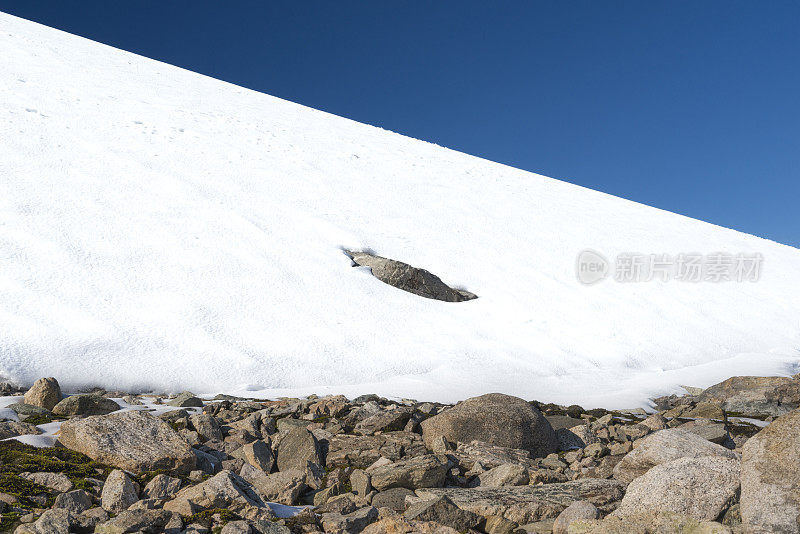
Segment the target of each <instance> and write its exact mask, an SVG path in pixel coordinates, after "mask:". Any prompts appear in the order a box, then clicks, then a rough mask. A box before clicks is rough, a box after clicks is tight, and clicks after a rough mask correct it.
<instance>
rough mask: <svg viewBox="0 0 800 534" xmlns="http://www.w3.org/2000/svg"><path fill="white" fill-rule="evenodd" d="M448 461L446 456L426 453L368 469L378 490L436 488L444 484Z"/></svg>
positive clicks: (371, 479)
mask: <svg viewBox="0 0 800 534" xmlns="http://www.w3.org/2000/svg"><path fill="white" fill-rule="evenodd" d="M447 468H448V461H447V458H446V457H444V456H436V455H433V454H426V455H425V456H417V457H415V458H408V459H405V460H399V461H397V462H394V463H390V464H387V465H381V466H378V467H370V468H368V469H367V470H366V472H367V474H368V475H369V476H370V481H371V482H372V486H373V487H374V488H375V489H377V490H378V491H382V490H386V489H389V488H408V489H417V488H435V487H439V486H442V485H443V484H444V481H445V478H446V476H447Z"/></svg>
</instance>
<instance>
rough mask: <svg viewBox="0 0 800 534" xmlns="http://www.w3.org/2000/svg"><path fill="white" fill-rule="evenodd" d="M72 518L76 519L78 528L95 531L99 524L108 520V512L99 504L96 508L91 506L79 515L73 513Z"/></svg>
mask: <svg viewBox="0 0 800 534" xmlns="http://www.w3.org/2000/svg"><path fill="white" fill-rule="evenodd" d="M72 519H73V520H74V523H75V527H76V530H77V529H79V531H81V530H83V531H86V532H94V529H95V527H96V526H97V525H99V524H100V523H105V522H106V521H108V512H106V511H105V510H103V509H102V508H100V507H99V506H98V507H95V508H89V509H88V510H86V511H85V512H83V513H80V514H78V515H73V516H72Z"/></svg>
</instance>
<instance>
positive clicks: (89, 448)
mask: <svg viewBox="0 0 800 534" xmlns="http://www.w3.org/2000/svg"><path fill="white" fill-rule="evenodd" d="M58 439H59V441H60V442H61V443H62V444H63V445H64V446H65V447H67V448H68V449H72V450H74V451H78V452H80V453H83V454H85V455H86V456H88V457H89V458H91V459H93V460H96V461H98V462H101V463H105V464H109V465H113V466H115V467H119V468H121V469H125V470H128V471H133V472H143V471H156V470H159V469H164V470H167V471H177V472H182V473H188V472H189V471H191V470H192V469H193V468H194V465H195V456H194V454H192V449H191V447H189V445H188V444H187V443H186V441H184V440H183V439H182V438H181V437H180V436H179V435H178V434H177V432H175V431H174V430H172V428H170V426H169V425H168V424H166V423H165V422H164V421H162V420H160V419H158V418H156V417H153V416H152V415H150V414H148V413H146V412H141V411H134V412H117V413H113V414H109V415H95V416H91V417H87V418H85V419H70V420H69V421H64V422H63V423H62V424H61V433H60V435H59V438H58Z"/></svg>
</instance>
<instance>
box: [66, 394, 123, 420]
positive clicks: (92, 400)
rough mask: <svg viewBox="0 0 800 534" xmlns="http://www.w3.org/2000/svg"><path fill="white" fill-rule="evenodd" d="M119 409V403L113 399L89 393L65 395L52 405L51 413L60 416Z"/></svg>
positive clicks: (91, 413)
mask: <svg viewBox="0 0 800 534" xmlns="http://www.w3.org/2000/svg"><path fill="white" fill-rule="evenodd" d="M119 409H120V405H119V404H117V403H116V402H114V401H113V400H111V399H107V398H105V397H103V396H100V395H96V394H94V393H89V394H85V395H70V396H69V397H65V398H64V399H63V400H61V402H59V403H58V404H56V405H55V406H54V407H53V413H54V414H55V415H60V416H62V417H68V416H71V415H106V414H109V413H111V412H116V411H117V410H119Z"/></svg>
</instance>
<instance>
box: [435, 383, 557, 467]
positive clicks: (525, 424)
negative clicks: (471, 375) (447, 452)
mask: <svg viewBox="0 0 800 534" xmlns="http://www.w3.org/2000/svg"><path fill="white" fill-rule="evenodd" d="M421 427H422V438H423V439H424V440H425V444H426V445H428V447H429V448H430V447H431V445H432V444H433V442H434V440H436V439H437V438H439V437H444V438H445V439H446V440H447V441H449V442H451V443H470V442H471V441H474V440H477V441H483V442H485V443H489V444H491V445H499V446H500V447H507V448H511V449H523V450H526V451H528V452H530V453H531V455H532V456H533V457H535V458H543V457H545V456H547V455H548V454H550V453H553V452H556V451H557V450H558V438H557V437H556V433H555V431H554V430H553V427H551V426H550V423H548V422H547V419H545V417H544V415H542V412H540V411H539V410H538V409H537V408H536V407H535V406H533V405H531V404H530V403H528V402H526V401H524V400H522V399H520V398H517V397H512V396H510V395H503V394H501V393H489V394H487V395H481V396H480V397H473V398H471V399H467V400H465V401H463V402H460V403H458V404H456V405H455V406H453V407H452V408H450V409H448V410H445V411H443V412H442V413H440V414H438V415H434V416H433V417H431V418H429V419H426V420H425V421H423V422H422V423H421Z"/></svg>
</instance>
